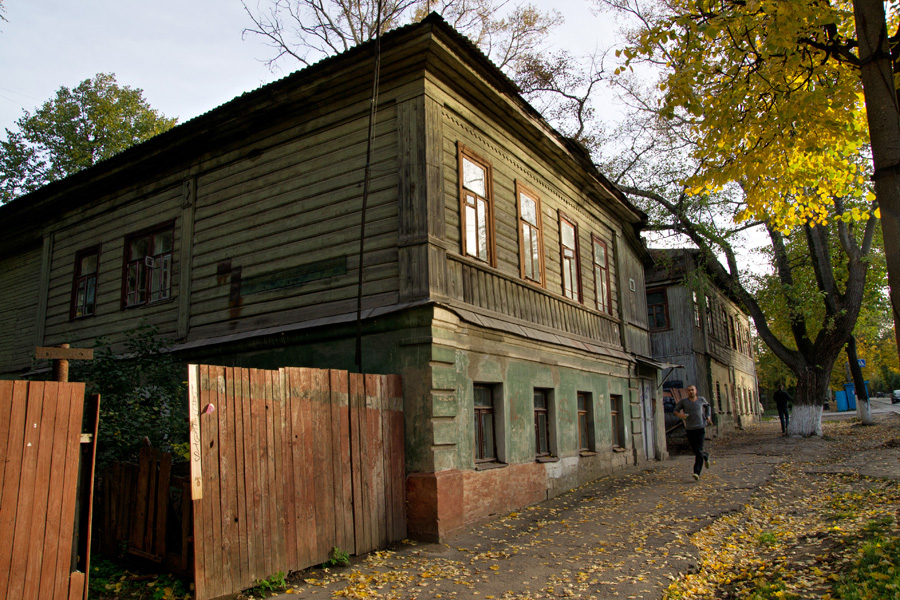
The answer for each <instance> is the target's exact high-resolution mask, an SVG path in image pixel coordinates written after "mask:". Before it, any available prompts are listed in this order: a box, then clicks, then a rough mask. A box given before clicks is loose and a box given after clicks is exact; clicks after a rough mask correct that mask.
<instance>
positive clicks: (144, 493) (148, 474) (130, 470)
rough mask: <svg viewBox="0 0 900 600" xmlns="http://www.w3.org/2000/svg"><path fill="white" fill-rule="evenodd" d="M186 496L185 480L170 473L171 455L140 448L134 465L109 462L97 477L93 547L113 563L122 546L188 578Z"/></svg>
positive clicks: (188, 511) (189, 531)
mask: <svg viewBox="0 0 900 600" xmlns="http://www.w3.org/2000/svg"><path fill="white" fill-rule="evenodd" d="M190 498H191V489H190V478H189V477H188V476H187V473H183V474H182V476H179V475H177V474H175V473H173V466H172V455H171V454H169V453H167V452H160V451H159V450H156V449H154V448H149V447H147V448H141V451H140V456H139V459H138V464H132V463H124V462H117V463H113V465H112V466H111V467H110V468H109V469H107V470H106V472H104V473H103V475H102V476H101V477H100V481H99V484H98V489H97V510H98V513H99V514H98V518H97V519H96V523H95V535H94V539H95V542H96V545H97V546H98V547H99V549H100V551H101V552H102V553H103V555H104V556H106V557H108V558H112V559H114V558H116V557H117V556H119V554H120V551H121V547H122V545H123V544H124V545H125V546H126V548H127V550H126V551H127V552H128V553H129V554H132V555H134V556H139V557H141V558H145V559H148V560H150V561H153V562H156V563H160V564H163V565H165V566H166V567H167V568H169V569H170V570H172V571H175V572H177V573H181V574H185V575H190V574H191V573H192V572H193V567H194V562H193V555H192V553H191V543H190V540H191V538H192V537H193V535H194V533H193V521H192V517H191V500H190Z"/></svg>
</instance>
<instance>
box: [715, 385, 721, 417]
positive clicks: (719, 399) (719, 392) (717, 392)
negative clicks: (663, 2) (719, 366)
mask: <svg viewBox="0 0 900 600" xmlns="http://www.w3.org/2000/svg"><path fill="white" fill-rule="evenodd" d="M716 402H717V403H718V405H719V412H722V390H721V389H720V388H719V382H718V381H717V382H716Z"/></svg>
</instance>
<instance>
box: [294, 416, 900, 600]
mask: <svg viewBox="0 0 900 600" xmlns="http://www.w3.org/2000/svg"><path fill="white" fill-rule="evenodd" d="M876 419H877V420H876V426H874V427H866V428H863V427H860V426H858V425H853V424H852V423H849V422H826V423H825V424H824V431H825V437H824V438H821V439H819V438H816V439H805V440H804V439H792V438H783V437H781V435H780V432H779V428H778V424H777V423H773V422H768V423H762V424H759V425H754V426H751V427H750V428H748V429H747V430H745V431H742V432H735V433H734V434H731V435H727V436H723V437H721V438H719V439H717V440H715V441H714V442H712V444H711V454H712V456H711V461H712V466H711V469H710V470H708V471H704V474H703V478H702V479H701V480H700V481H699V482H696V481H694V480H693V479H692V478H691V465H692V463H693V457H692V456H688V455H687V454H677V455H674V456H673V458H672V459H671V460H669V461H666V462H664V463H652V464H650V465H649V466H646V467H639V468H630V469H628V470H625V471H621V472H619V473H616V474H614V475H611V476H608V477H605V478H603V479H600V480H598V481H596V482H593V483H590V484H587V485H585V486H582V487H580V488H577V489H575V490H572V491H570V492H569V493H567V494H564V495H562V496H559V497H557V498H554V499H552V500H549V501H546V502H543V503H541V504H539V505H536V506H532V507H528V508H525V509H523V510H521V511H519V512H516V513H512V514H509V515H506V516H503V517H501V518H498V519H497V520H494V521H491V522H489V523H485V524H483V525H480V526H478V527H474V528H472V529H471V530H470V531H468V532H466V533H465V534H463V535H460V536H458V537H456V538H454V539H453V540H451V541H450V542H449V543H448V544H424V543H422V544H416V543H407V544H401V545H399V546H398V547H396V548H393V549H391V550H388V551H383V552H377V553H373V554H371V555H369V556H367V557H362V558H356V557H354V559H353V563H352V565H351V566H349V567H343V568H335V569H329V570H323V569H311V570H308V571H305V572H303V573H300V574H296V576H295V577H294V578H293V579H292V581H293V582H294V583H295V586H294V588H293V589H292V590H290V593H289V594H284V595H282V596H279V597H280V598H284V599H287V598H297V597H301V598H311V599H312V598H315V599H321V600H325V599H331V598H334V597H348V598H393V599H398V600H399V599H409V600H412V599H421V600H425V599H432V598H473V597H474V598H485V599H487V600H493V599H501V598H519V599H531V598H535V599H536V598H584V599H597V600H601V599H607V598H628V599H632V598H634V599H637V598H645V599H651V598H661V597H662V596H663V594H664V593H665V591H666V590H667V588H669V586H670V584H672V582H673V581H675V580H678V581H679V582H680V583H679V585H680V586H681V587H682V588H684V589H685V590H687V591H688V592H690V593H687V594H686V595H685V594H683V597H698V598H699V597H707V596H705V594H706V595H708V594H712V595H711V596H709V597H724V596H722V594H723V593H726V592H727V593H729V594H730V593H731V592H728V590H736V591H738V590H740V589H741V588H740V586H741V585H745V583H746V582H745V581H744V580H745V579H746V581H751V580H752V577H751V575H748V571H747V570H748V569H750V568H756V569H759V570H760V573H761V572H762V569H764V568H767V567H766V565H769V566H770V567H771V568H773V569H776V570H777V569H781V570H782V571H783V572H784V573H788V572H790V573H795V574H796V573H799V577H800V579H801V583H799V584H797V585H800V586H801V587H805V589H808V590H812V589H819V590H820V591H821V589H824V587H826V586H827V584H828V574H829V572H827V569H826V570H825V571H823V570H822V569H823V568H825V562H824V560H825V559H824V558H823V557H825V556H826V555H828V556H831V555H829V554H828V553H829V552H832V554H833V550H834V548H832V546H834V545H835V544H836V543H837V542H836V541H835V540H833V539H832V538H833V537H834V536H837V535H839V530H838V532H835V531H831V530H829V529H827V528H828V527H832V529H833V526H832V525H829V523H832V522H833V518H834V515H835V514H838V515H839V514H840V512H839V510H838V509H836V508H835V506H834V505H835V503H836V502H840V500H839V499H840V498H845V497H847V494H851V496H850V497H853V496H852V494H865V493H871V492H872V490H876V491H878V490H881V491H884V489H885V488H890V489H891V490H892V493H893V491H896V490H894V488H896V487H897V486H896V485H894V484H893V483H885V482H886V481H890V480H898V479H900V460H898V459H900V448H898V446H900V416H898V415H894V414H890V415H879V416H878V417H876ZM879 493H881V492H879ZM892 498H893V497H891V498H888V499H887V500H885V501H884V502H882V503H881V504H880V505H879V506H881V507H882V512H884V510H893V512H894V513H896V512H897V509H898V508H900V507H898V506H896V505H893V499H892ZM885 503H886V504H885ZM882 505H884V506H882ZM836 511H837V512H836ZM879 514H880V513H879ZM796 527H800V528H801V529H800V530H799V531H795V532H793V533H792V532H791V528H796ZM820 534H821V535H820ZM811 536H812V537H811ZM767 553H768V554H769V555H768V556H766V554H767ZM773 553H778V554H777V556H776V555H775V554H773ZM823 553H824V554H823ZM819 563H821V565H820V564H819ZM814 570H815V571H814ZM697 571H702V572H701V573H700V574H699V576H692V575H691V574H692V573H696V572H697ZM805 571H809V572H810V573H814V572H820V573H823V575H822V576H818V575H816V576H812V575H809V576H807V575H808V574H807V573H805ZM685 575H686V576H685ZM753 576H754V577H756V575H753ZM778 577H782V575H778ZM785 580H786V581H787V579H785ZM747 585H749V584H747ZM786 585H788V586H789V587H790V586H791V585H793V584H791V583H787V584H786ZM816 586H818V587H816ZM710 590H712V591H710ZM723 590H725V591H723ZM694 592H696V595H695V596H692V595H691V594H693V593H694ZM735 593H736V592H735ZM735 597H740V595H736V596H735Z"/></svg>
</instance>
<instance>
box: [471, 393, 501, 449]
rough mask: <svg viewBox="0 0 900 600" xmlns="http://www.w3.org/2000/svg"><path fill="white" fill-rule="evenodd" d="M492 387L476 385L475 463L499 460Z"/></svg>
mask: <svg viewBox="0 0 900 600" xmlns="http://www.w3.org/2000/svg"><path fill="white" fill-rule="evenodd" d="M494 423H495V419H494V393H493V388H492V386H489V385H478V384H476V385H475V462H489V461H494V460H497V443H496V436H495V435H494Z"/></svg>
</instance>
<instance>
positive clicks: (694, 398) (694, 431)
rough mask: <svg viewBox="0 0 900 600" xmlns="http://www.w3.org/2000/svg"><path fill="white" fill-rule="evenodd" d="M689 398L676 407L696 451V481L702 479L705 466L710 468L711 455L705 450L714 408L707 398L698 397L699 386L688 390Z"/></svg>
mask: <svg viewBox="0 0 900 600" xmlns="http://www.w3.org/2000/svg"><path fill="white" fill-rule="evenodd" d="M687 392H688V397H687V398H682V399H681V400H679V401H678V404H676V405H675V416H676V417H678V418H679V419H681V420H682V421H684V430H685V432H687V439H688V443H689V444H690V445H691V450H693V451H694V479H700V472H701V471H703V466H704V465H705V466H706V468H707V469H708V468H709V453H708V452H706V451H705V450H704V449H703V444H704V442H705V440H706V426H707V425H708V424H711V423H712V407H711V406H710V405H709V402H707V401H706V398H704V397H703V396H698V395H697V386H694V385H690V386H688V388H687Z"/></svg>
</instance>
